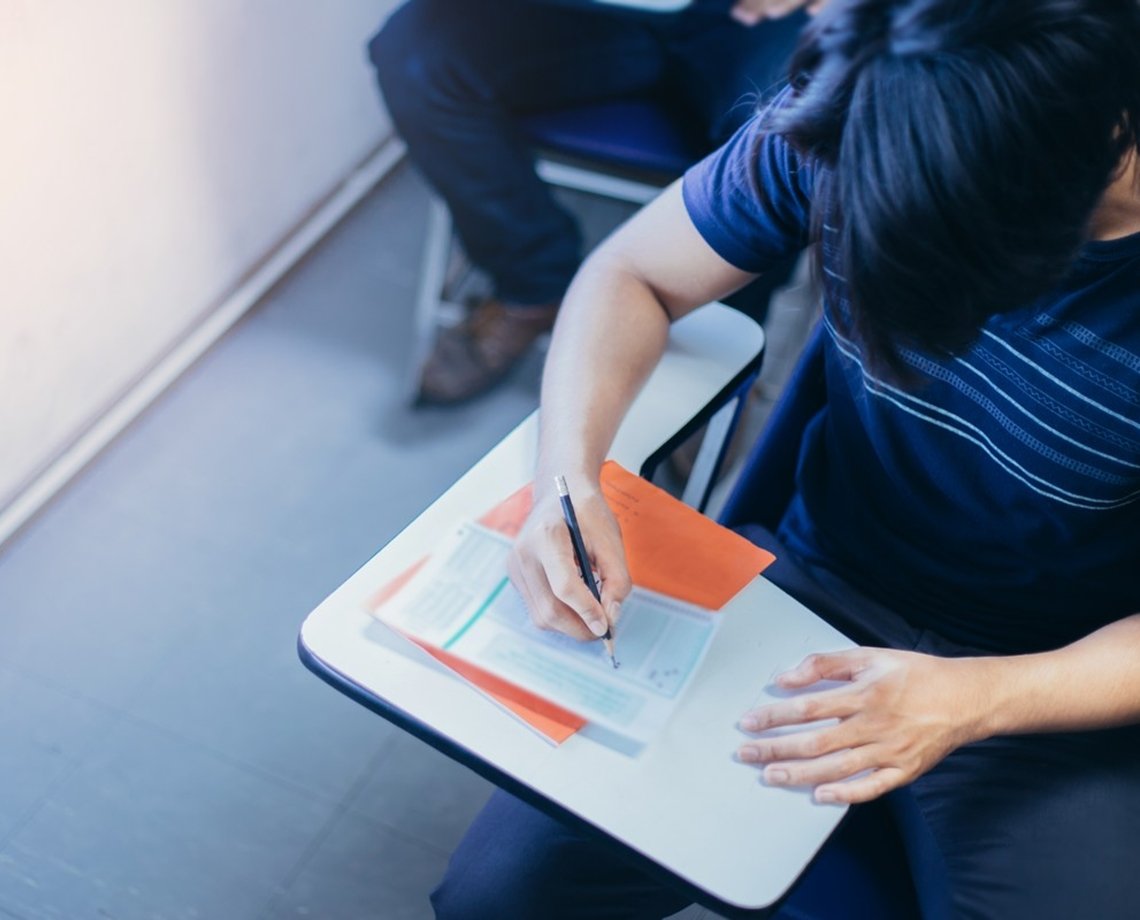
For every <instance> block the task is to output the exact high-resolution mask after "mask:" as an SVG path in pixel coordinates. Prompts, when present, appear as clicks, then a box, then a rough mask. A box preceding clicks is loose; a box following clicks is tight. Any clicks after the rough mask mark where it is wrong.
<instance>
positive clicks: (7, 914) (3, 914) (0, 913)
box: [0, 894, 31, 920]
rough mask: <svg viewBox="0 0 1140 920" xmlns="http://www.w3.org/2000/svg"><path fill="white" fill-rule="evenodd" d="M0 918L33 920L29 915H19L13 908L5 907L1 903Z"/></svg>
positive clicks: (6, 919)
mask: <svg viewBox="0 0 1140 920" xmlns="http://www.w3.org/2000/svg"><path fill="white" fill-rule="evenodd" d="M2 897H3V895H2V894H0V898H2ZM0 918H3V920H31V917H29V915H27V914H18V913H16V912H15V911H14V910H13V909H12V908H10V907H5V906H4V904H3V903H0Z"/></svg>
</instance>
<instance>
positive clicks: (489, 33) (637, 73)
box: [369, 0, 803, 304]
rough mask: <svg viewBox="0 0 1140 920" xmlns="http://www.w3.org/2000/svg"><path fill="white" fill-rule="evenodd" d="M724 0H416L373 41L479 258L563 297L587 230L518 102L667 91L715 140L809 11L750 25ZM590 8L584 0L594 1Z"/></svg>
mask: <svg viewBox="0 0 1140 920" xmlns="http://www.w3.org/2000/svg"><path fill="white" fill-rule="evenodd" d="M727 5H728V4H727V2H725V0H697V2H696V3H695V4H694V5H693V7H691V8H689V9H688V10H686V11H684V12H682V13H678V14H671V15H653V16H649V15H634V14H629V13H622V12H620V11H615V8H607V7H606V6H604V5H601V4H598V5H597V7H596V8H595V9H589V8H581V7H577V6H573V5H569V4H567V5H559V4H558V3H555V2H535V0H409V2H408V3H406V4H405V5H404V6H402V7H400V8H399V9H397V10H396V11H395V12H394V13H393V14H392V16H391V17H390V18H389V20H388V21H387V23H386V24H385V25H384V27H383V28H382V29H381V30H380V32H379V33H378V34H377V35H376V36H375V37H374V38H373V39H372V41H371V43H370V45H369V54H370V56H371V59H372V62H373V64H374V65H375V68H376V74H377V77H378V78H379V82H380V87H381V89H382V91H383V93H384V98H385V101H386V102H387V105H388V109H389V111H390V112H391V115H392V118H393V120H394V122H395V124H396V127H397V129H398V130H399V132H400V134H401V135H403V137H404V140H405V141H406V142H407V144H408V151H409V154H410V156H411V158H412V160H413V162H415V164H416V166H417V167H418V168H419V169H420V171H421V172H422V173H423V174H424V176H425V177H426V178H427V180H428V182H430V183H431V185H432V186H433V187H434V188H435V190H436V191H437V192H438V193H439V194H440V195H441V196H442V197H443V199H444V200H445V201H446V202H447V205H448V207H449V209H450V210H451V215H452V218H453V220H454V222H455V228H456V232H457V233H458V235H459V238H460V240H461V242H462V243H463V247H464V249H465V250H466V252H467V254H468V256H469V257H470V259H471V261H472V262H474V263H475V264H476V265H478V266H479V267H480V268H482V269H484V270H485V271H486V272H488V273H489V274H490V276H491V278H492V279H493V281H494V285H495V292H496V294H497V296H499V297H500V298H502V299H503V300H507V301H509V302H512V303H517V304H541V303H548V302H551V301H556V300H558V299H560V298H561V296H562V294H563V292H564V291H565V290H566V287H567V286H568V284H569V283H570V279H571V278H572V277H573V275H574V272H575V271H576V270H577V267H578V263H579V261H580V258H581V252H580V249H581V240H580V236H579V233H578V229H577V226H576V224H575V222H574V220H573V219H572V218H571V217H570V215H569V214H567V213H566V212H565V210H563V209H562V208H561V207H559V205H558V204H556V203H555V201H554V199H553V197H552V196H551V194H550V191H549V189H548V188H547V187H546V186H545V185H544V184H543V183H542V182H541V181H540V180H539V179H538V177H537V176H536V175H535V173H534V167H533V162H532V156H531V152H530V150H529V148H528V146H527V144H526V143H525V140H524V138H523V137H522V136H521V135H520V132H519V131H518V129H517V126H516V118H517V117H518V116H519V115H523V114H526V113H528V112H535V111H549V110H554V109H557V108H559V107H564V106H570V105H575V104H579V103H587V102H592V101H599V100H604V99H609V98H617V97H622V96H629V95H633V94H637V95H641V94H646V93H658V94H661V98H663V99H667V100H668V102H669V104H670V105H672V106H675V107H676V108H677V109H678V110H679V111H680V112H681V113H682V114H683V116H685V119H684V120H685V121H686V122H687V123H688V124H690V125H691V126H692V133H693V139H694V141H695V142H696V143H697V145H698V146H700V147H704V148H707V149H709V150H711V149H713V148H714V147H716V146H717V145H718V144H720V143H721V142H723V141H724V140H727V138H728V137H729V136H730V135H731V133H732V131H733V130H735V128H736V127H738V126H739V125H740V124H742V123H743V122H744V120H745V119H746V118H747V117H748V115H749V114H750V113H751V111H752V105H751V104H750V99H752V98H754V97H755V94H757V93H762V92H764V91H765V90H768V89H770V88H771V87H772V86H773V85H774V84H778V83H779V82H781V81H782V80H783V78H784V71H785V68H786V65H787V61H788V58H789V56H790V53H791V49H792V47H793V45H794V41H795V38H796V36H797V35H798V33H799V30H800V28H801V26H802V25H803V16H802V14H801V15H796V16H792V17H789V18H787V19H784V20H779V21H774V22H769V23H764V24H762V25H759V26H756V27H753V28H747V27H744V26H741V25H739V24H738V23H736V22H734V21H732V20H731V19H729V18H728V16H727V15H726V12H725V10H726V9H727ZM586 6H588V5H587V4H582V7H586Z"/></svg>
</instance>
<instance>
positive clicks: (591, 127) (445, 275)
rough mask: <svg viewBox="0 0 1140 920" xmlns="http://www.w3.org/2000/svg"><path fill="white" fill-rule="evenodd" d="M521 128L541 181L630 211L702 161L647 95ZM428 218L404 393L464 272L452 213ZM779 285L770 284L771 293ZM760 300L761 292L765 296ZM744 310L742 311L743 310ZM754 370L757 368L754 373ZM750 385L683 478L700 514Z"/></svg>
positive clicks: (713, 423)
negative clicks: (531, 148) (621, 204)
mask: <svg viewBox="0 0 1140 920" xmlns="http://www.w3.org/2000/svg"><path fill="white" fill-rule="evenodd" d="M522 129H523V131H524V132H525V133H526V135H527V136H528V137H529V138H530V140H531V142H532V144H533V146H534V148H535V150H536V151H537V154H538V156H537V160H536V171H537V172H538V175H539V177H540V178H541V179H542V180H543V181H544V182H546V183H548V184H549V185H552V186H555V187H557V188H565V189H571V190H573V191H579V192H586V193H588V194H592V195H599V196H602V197H604V198H610V199H614V200H617V201H622V202H627V203H629V204H633V205H643V204H647V203H648V202H650V201H652V200H653V199H654V198H655V197H656V196H657V195H658V194H659V193H660V192H661V190H662V189H663V188H664V187H665V186H666V185H668V184H669V183H670V182H672V181H673V180H674V179H676V178H677V177H679V176H680V175H681V174H682V173H683V172H684V171H685V170H686V169H687V168H688V167H689V166H690V165H691V164H692V163H694V162H695V161H696V160H697V159H698V158H699V157H700V151H699V150H698V149H697V147H696V146H695V145H694V144H693V143H691V142H690V140H689V139H688V137H687V136H686V133H685V131H684V129H683V127H682V126H681V125H680V124H679V123H678V121H677V119H676V118H674V117H673V116H671V115H670V113H669V112H668V111H667V110H666V108H665V107H664V106H662V105H660V104H659V103H658V102H656V101H655V100H653V99H652V98H649V97H632V98H626V99H618V100H611V101H607V102H599V103H593V104H590V105H584V106H577V107H574V108H567V109H561V110H558V111H553V112H540V113H535V114H533V115H530V116H528V117H526V118H524V119H523V120H522ZM429 208H430V210H429V213H428V230H427V241H426V244H425V250H424V260H423V269H422V273H421V276H420V289H419V293H418V296H417V299H416V323H415V336H416V342H415V348H414V360H413V362H412V364H411V373H412V377H413V379H410V380H409V384H408V393H409V396H410V397H414V394H415V391H416V389H417V388H418V378H417V377H416V375H418V370H419V367H420V365H421V364H422V362H423V360H424V359H425V358H426V357H427V355H428V352H429V350H430V348H431V346H432V342H433V341H434V337H435V334H436V330H437V329H438V327H439V326H440V325H441V324H446V323H449V322H450V323H454V322H458V320H459V319H460V318H461V317H462V316H463V313H464V310H465V308H464V306H463V305H462V303H460V302H459V301H460V300H461V299H462V298H461V297H456V296H455V295H456V293H457V291H461V290H462V286H463V285H462V280H463V276H464V273H465V269H464V266H463V265H462V264H461V263H460V264H459V265H457V262H458V261H459V260H458V259H457V258H456V253H455V243H454V234H453V231H452V222H451V215H450V214H449V213H448V210H447V206H446V205H445V204H444V203H443V201H442V200H441V199H439V198H438V197H436V196H433V197H432V199H431V204H430V206H429ZM778 280H779V279H774V280H772V281H770V282H769V283H768V285H767V288H769V289H770V288H771V287H772V286H774V284H775V283H776V282H777V281H778ZM765 296H766V294H765ZM746 312H748V311H746ZM757 370H758V367H757ZM754 380H755V373H752V374H751V375H750V376H749V377H748V378H747V379H746V380H745V381H743V382H742V384H741V386H740V387H739V388H738V389H737V391H735V392H734V393H733V394H731V395H730V396H729V398H728V399H727V400H726V402H725V405H724V408H723V409H722V410H721V411H720V412H718V413H717V414H716V415H714V416H713V417H712V418H711V419H709V420H708V428H707V431H706V435H705V437H704V439H703V441H702V447H701V450H700V451H699V452H698V454H697V458H696V461H695V462H694V466H693V472H692V473H691V474H690V476H689V477H688V485H687V486H686V488H685V493H684V496H683V497H684V499H685V501H686V502H688V503H689V504H691V505H694V506H696V507H698V508H700V509H702V510H703V509H704V507H705V505H706V504H707V502H708V498H709V495H710V493H711V491H712V487H713V484H714V482H715V480H716V476H717V473H718V472H719V470H720V467H721V464H722V462H723V459H724V456H725V450H726V448H727V446H728V441H729V438H730V437H731V434H732V432H733V430H734V429H735V426H736V423H737V421H738V420H739V417H740V412H741V410H742V408H743V404H744V397H745V395H746V394H747V392H748V389H749V387H750V386H751V385H752V382H753V381H754Z"/></svg>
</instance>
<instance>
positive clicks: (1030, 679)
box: [434, 0, 1140, 920]
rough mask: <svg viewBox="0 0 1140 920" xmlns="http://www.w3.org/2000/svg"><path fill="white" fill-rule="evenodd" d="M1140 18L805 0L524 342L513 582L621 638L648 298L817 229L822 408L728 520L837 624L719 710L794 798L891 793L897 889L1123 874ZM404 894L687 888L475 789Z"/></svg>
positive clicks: (1139, 655) (1139, 282)
mask: <svg viewBox="0 0 1140 920" xmlns="http://www.w3.org/2000/svg"><path fill="white" fill-rule="evenodd" d="M1137 49H1140V5H1138V4H1137V3H1136V2H1135V0H1006V2H1001V3H994V2H976V3H974V2H970V3H965V2H956V0H895V2H890V0H834V2H832V3H831V4H830V5H829V6H828V7H826V8H825V9H824V10H823V11H822V12H821V13H820V14H819V15H818V17H817V18H816V19H815V20H814V21H813V23H812V24H811V25H810V26H809V28H808V31H807V33H806V34H805V36H804V38H803V39H802V41H801V44H800V46H799V48H798V51H797V53H796V55H795V57H794V60H793V65H792V86H791V88H790V90H789V91H788V92H786V93H785V94H783V95H782V96H780V97H779V98H778V99H777V100H776V101H775V102H774V103H773V104H772V105H771V106H770V107H769V109H768V110H767V111H765V112H763V113H761V114H760V115H758V116H757V117H756V118H754V119H753V120H752V121H750V122H749V123H748V124H746V125H745V126H744V127H743V128H742V129H741V130H740V131H739V132H738V133H737V134H736V136H735V137H734V138H733V139H732V140H731V141H730V142H729V143H728V144H727V145H726V146H725V147H723V148H722V149H721V150H720V151H718V152H716V153H715V154H713V155H711V156H710V157H708V158H707V159H706V160H704V161H703V162H702V163H700V164H698V165H697V166H695V167H694V168H692V169H691V170H690V171H689V172H688V174H687V175H686V176H685V177H684V179H683V180H682V182H681V183H678V184H677V185H675V186H673V187H672V188H671V189H670V190H669V191H667V192H666V193H665V194H664V195H663V196H662V197H661V198H660V199H659V200H658V201H656V202H655V203H653V204H652V205H650V206H649V207H648V208H647V209H646V210H644V211H643V212H642V213H640V214H639V215H638V216H636V217H635V218H634V219H633V220H632V221H631V222H630V223H629V224H628V225H626V226H625V227H624V228H623V229H622V230H620V231H619V232H618V233H617V234H616V235H615V236H614V237H612V238H611V239H610V240H609V241H608V242H607V243H606V244H605V245H604V246H603V247H602V248H601V249H600V250H599V251H597V252H596V253H595V254H594V255H593V256H591V257H590V259H589V260H588V261H587V263H586V265H585V266H584V267H583V269H582V270H581V272H580V273H579V274H578V276H577V278H576V279H575V281H574V283H573V285H572V287H571V290H570V293H569V295H568V297H567V299H566V302H565V304H564V307H563V310H562V313H561V315H560V318H559V321H558V325H557V328H556V330H555V336H554V344H553V346H552V349H551V352H550V357H549V360H548V362H547V368H546V377H545V380H544V385H543V403H542V434H541V444H540V461H539V466H538V469H537V471H536V475H535V483H536V503H535V508H534V512H533V514H532V517H531V519H530V521H529V523H528V525H527V528H526V529H525V531H524V533H523V535H522V536H521V537H520V539H519V541H518V544H517V548H516V552H515V556H514V558H513V560H512V567H513V578H514V580H515V582H516V584H517V585H518V587H519V589H520V590H521V591H522V592H523V594H524V596H525V597H526V599H527V601H528V604H529V606H530V609H531V611H532V614H533V616H534V617H535V619H536V620H537V621H538V622H539V623H541V624H542V625H543V626H546V627H549V628H552V629H558V630H562V631H563V632H566V633H569V634H572V635H576V636H579V637H581V638H583V639H588V638H590V636H591V635H598V634H600V633H601V632H602V631H603V630H604V629H605V627H606V625H607V623H612V624H615V629H614V633H615V637H616V642H617V648H618V653H619V656H620V649H621V620H620V602H621V600H622V597H623V596H624V595H625V594H626V592H627V591H628V590H629V578H628V575H627V573H626V568H625V564H624V560H623V553H622V544H621V535H620V533H619V531H618V529H617V527H616V526H615V524H614V521H613V518H612V516H611V515H610V513H609V511H608V510H607V508H606V506H605V504H604V502H603V500H602V497H601V492H600V489H599V484H598V474H599V468H600V465H601V463H602V460H603V458H604V457H605V455H606V451H607V448H608V446H609V444H610V442H611V439H612V437H613V435H614V432H615V429H616V427H617V425H618V422H619V420H620V418H621V417H622V414H623V413H624V411H625V410H626V408H627V407H628V406H629V404H630V401H631V400H632V398H633V396H634V394H635V393H636V392H637V389H638V387H639V385H640V384H641V383H642V381H643V380H644V379H645V378H646V376H647V374H648V373H649V371H650V369H651V368H652V367H653V365H654V364H655V362H656V361H657V360H658V358H659V356H660V354H661V352H662V348H663V345H664V343H665V339H666V333H667V328H668V324H669V322H670V321H671V320H675V319H676V318H677V317H679V316H681V315H682V314H684V313H686V312H687V311H689V310H691V309H693V308H694V307H695V306H697V305H698V304H701V303H704V302H706V301H708V300H712V299H716V298H719V297H722V296H724V295H725V294H726V293H727V292H729V291H731V290H734V289H736V288H738V287H739V286H741V285H742V284H744V283H746V282H747V281H748V280H749V279H751V278H752V277H754V276H755V275H756V274H758V273H760V272H763V271H764V270H765V268H766V267H767V266H769V265H770V264H773V263H774V262H775V261H777V260H779V259H783V258H785V257H786V256H787V255H788V254H789V253H792V252H794V251H797V250H799V249H801V248H803V247H805V246H806V245H807V244H808V243H809V242H811V241H813V240H815V241H818V242H819V244H820V245H819V250H818V252H819V263H820V264H819V268H820V271H821V272H822V275H823V276H824V279H825V308H824V322H825V323H826V332H827V335H826V344H825V362H826V387H827V403H826V407H825V408H824V409H823V410H822V411H821V412H820V414H819V415H817V416H816V417H815V418H814V420H813V421H812V422H811V424H810V425H809V426H808V428H807V431H806V435H805V439H804V442H803V445H802V449H801V454H800V462H799V469H798V473H797V486H796V487H797V493H796V495H795V497H794V499H793V501H792V503H791V505H790V507H789V509H788V511H787V513H786V515H785V517H784V519H783V521H782V522H781V524H780V526H779V528H778V531H777V532H776V533H775V534H768V533H764V532H759V530H757V531H756V532H754V533H752V534H751V536H752V537H753V538H754V539H755V540H756V541H757V542H761V543H763V544H764V545H766V546H768V547H769V548H771V549H773V550H774V552H775V553H776V554H777V556H778V557H779V562H778V563H777V564H776V565H775V566H773V568H772V569H770V570H769V572H770V577H771V578H772V579H773V580H774V581H776V582H777V583H778V584H780V585H781V586H783V587H784V588H785V590H787V591H789V592H790V593H792V594H793V595H795V596H797V597H799V598H800V599H801V600H802V601H804V603H806V604H807V605H808V606H809V607H812V608H813V609H815V610H816V611H817V612H818V613H819V614H820V615H821V616H823V617H825V618H826V619H828V620H829V621H830V622H832V623H833V624H834V625H835V626H836V627H838V628H839V629H841V630H843V631H845V632H846V633H847V634H848V635H849V636H851V637H852V638H853V639H855V640H856V641H858V642H859V643H860V644H861V646H863V647H862V648H860V649H857V650H854V651H851V652H845V653H838V654H824V655H817V656H814V657H810V658H808V659H807V660H805V661H802V662H799V663H797V662H791V661H790V662H788V668H789V670H787V671H786V672H784V673H783V674H782V675H780V676H779V677H778V682H779V684H781V685H782V686H783V687H786V688H789V689H794V690H799V691H803V692H800V693H796V694H792V695H791V696H789V698H788V699H786V700H782V701H779V702H776V703H773V704H771V705H767V706H765V707H762V708H760V709H757V710H756V711H753V712H749V713H741V717H742V719H741V728H742V730H743V733H742V736H741V737H742V744H741V747H740V748H739V750H738V751H736V752H735V754H736V756H737V757H739V758H740V759H741V760H743V761H746V762H749V763H755V764H756V767H757V770H758V779H761V778H762V780H763V781H764V782H766V783H768V784H771V785H781V786H789V787H806V788H809V789H811V790H813V794H814V796H815V798H816V800H817V801H819V802H820V803H828V802H848V803H862V802H866V801H869V800H871V799H874V798H877V797H879V796H884V795H889V796H890V797H891V799H892V804H893V805H895V806H896V807H897V809H899V810H901V811H902V812H905V813H907V814H909V815H910V816H911V817H912V818H914V819H916V820H911V821H909V822H908V823H907V825H906V826H905V827H903V831H904V837H905V842H906V846H907V850H908V856H909V859H910V863H911V867H912V869H913V873H914V877H915V880H916V885H917V888H918V895H919V900H920V902H921V904H922V910H923V916H925V917H949V916H964V917H994V918H1023V917H1025V918H1029V917H1032V918H1052V917H1057V918H1074V917H1096V918H1100V920H1103V918H1123V917H1133V916H1136V912H1137V909H1138V907H1137V905H1140V872H1137V871H1136V870H1137V864H1136V856H1137V852H1138V850H1137V844H1138V840H1140V836H1138V835H1140V726H1138V724H1137V723H1140V613H1138V611H1140V574H1138V573H1140V167H1138V165H1137V163H1138V160H1137V144H1138V140H1140V54H1138V53H1137ZM555 474H563V475H565V476H566V477H567V479H568V480H569V483H570V489H571V492H572V493H573V496H574V500H575V504H576V506H577V511H578V518H579V520H580V522H581V526H582V529H583V531H584V533H585V537H586V543H587V545H588V546H589V548H590V551H591V553H592V555H593V557H594V565H595V568H596V569H597V570H598V571H599V572H600V573H601V576H602V578H603V579H604V589H603V598H602V600H603V603H602V604H597V603H595V602H594V601H593V599H592V597H591V595H590V594H589V593H588V591H587V590H586V589H585V588H584V586H583V585H582V583H581V581H580V580H579V579H578V578H577V576H576V574H575V569H574V563H573V557H572V555H571V551H570V546H569V542H568V539H567V536H566V528H565V525H564V524H563V522H562V517H561V514H560V511H559V505H558V500H557V497H556V496H555V494H554V488H553V478H554V475H555ZM585 624H588V625H585ZM764 676H765V675H758V677H760V678H761V679H763V677H764ZM823 680H829V681H835V682H838V685H835V684H832V685H831V688H830V689H820V688H816V687H815V685H816V684H817V683H818V682H820V681H823ZM830 720H835V721H830ZM800 723H808V725H807V727H806V728H801V729H798V730H794V731H792V732H791V733H785V734H782V735H781V734H764V733H763V731H762V730H764V729H768V728H772V727H775V726H783V725H793V724H800ZM811 723H818V724H811ZM750 733H751V734H750ZM724 753H725V756H726V757H728V756H732V755H733V753H734V752H732V751H725V752H724ZM694 779H695V781H699V779H698V778H694ZM582 782H583V783H597V784H602V783H605V782H606V777H604V776H583V777H582ZM771 832H772V833H773V834H779V833H780V828H778V827H773V828H772V829H771ZM746 859H747V856H746V855H742V860H746ZM434 899H435V904H436V907H437V910H438V912H439V915H440V916H441V917H462V918H465V920H472V918H484V917H487V918H489V917H512V918H524V917H544V918H545V917H565V916H581V917H595V916H607V917H618V916H621V917H659V916H664V915H667V914H669V913H672V912H674V911H676V910H679V909H680V908H681V907H682V906H683V903H684V901H683V898H681V897H680V896H679V895H678V894H676V893H675V892H672V891H670V890H669V889H668V888H667V887H665V886H663V885H662V884H660V883H658V882H657V881H655V880H654V879H652V878H649V877H647V876H646V875H644V873H643V872H641V871H639V870H638V869H636V868H634V867H632V866H629V865H625V864H622V863H620V862H616V861H615V859H614V857H612V856H611V855H610V853H609V850H607V849H605V848H604V847H603V846H601V845H600V844H599V843H598V842H597V841H595V840H592V839H591V838H590V837H589V836H588V835H585V834H581V833H578V832H576V831H573V830H570V829H567V828H564V827H562V826H561V825H560V824H558V823H557V822H555V821H554V820H553V819H550V818H548V817H545V816H543V815H541V814H539V813H538V812H537V811H535V810H533V809H531V808H530V807H528V806H526V805H523V804H522V803H520V802H518V801H517V800H514V799H512V798H511V797H509V796H507V795H505V794H504V793H502V792H500V793H497V794H496V796H495V797H494V798H493V799H492V801H491V803H490V804H489V805H488V806H487V809H486V810H485V812H484V813H483V814H482V815H481V816H480V817H479V818H478V819H477V820H476V822H475V824H474V825H473V826H472V828H471V830H470V831H469V833H468V836H467V838H466V839H465V841H464V842H463V843H462V844H461V845H460V846H459V848H458V850H457V851H456V853H455V855H454V856H453V858H452V862H451V866H450V869H449V871H448V874H447V876H446V877H445V879H444V881H443V883H442V885H441V886H440V888H439V889H438V890H437V892H436V893H435V896H434Z"/></svg>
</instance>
